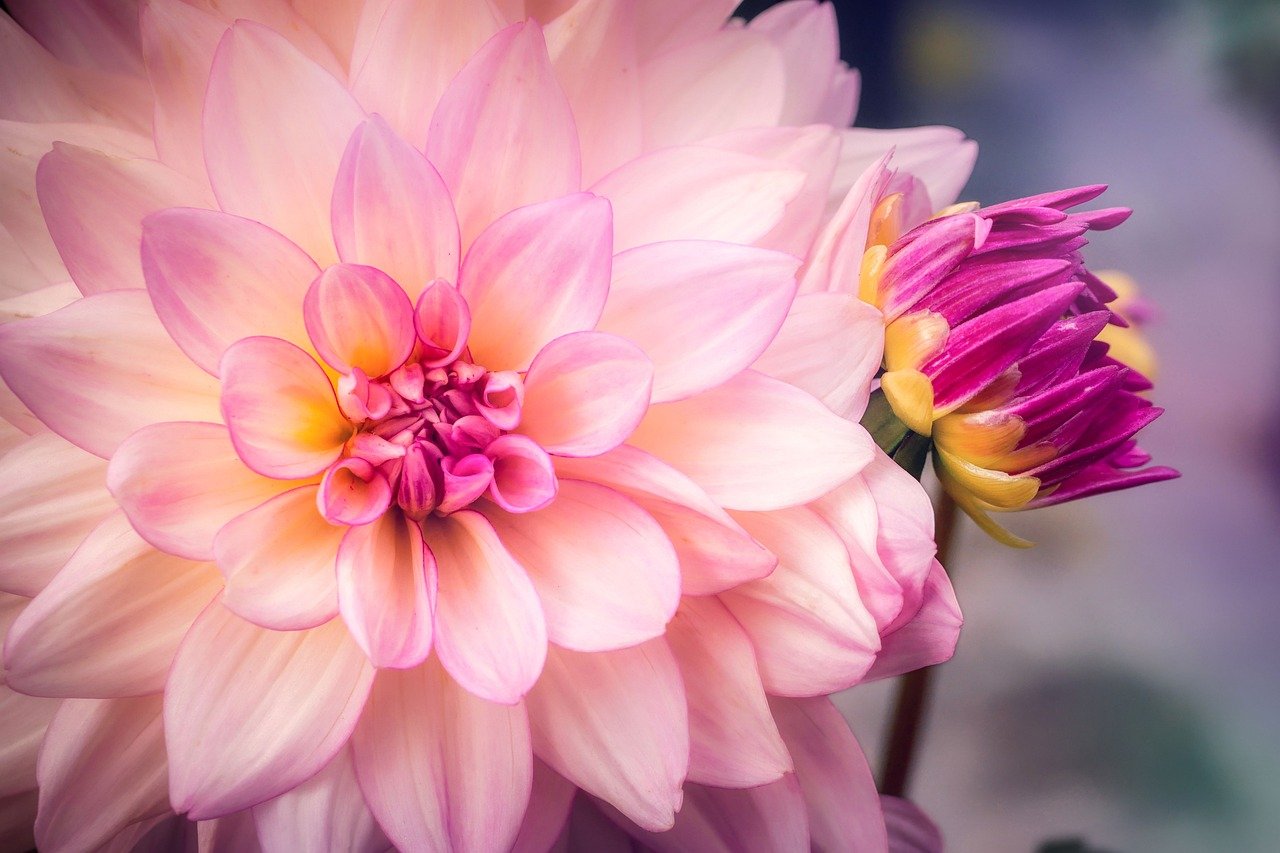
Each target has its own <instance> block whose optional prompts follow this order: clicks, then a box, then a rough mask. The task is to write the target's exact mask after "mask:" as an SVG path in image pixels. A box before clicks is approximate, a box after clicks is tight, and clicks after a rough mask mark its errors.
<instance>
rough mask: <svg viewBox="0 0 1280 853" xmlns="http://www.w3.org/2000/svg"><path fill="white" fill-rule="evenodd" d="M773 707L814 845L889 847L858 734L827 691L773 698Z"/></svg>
mask: <svg viewBox="0 0 1280 853" xmlns="http://www.w3.org/2000/svg"><path fill="white" fill-rule="evenodd" d="M769 707H770V709H771V710H772V711H773V717H774V719H775V720H777V721H778V729H779V730H780V731H781V732H782V739H783V740H785V741H786V743H787V749H788V751H790V753H791V758H792V759H793V760H794V761H795V765H796V778H797V779H799V780H800V789H801V790H802V791H803V792H804V799H805V803H806V804H807V805H808V807H809V834H810V836H811V837H812V840H813V847H814V849H815V850H867V851H883V850H885V849H886V847H885V845H886V841H885V834H884V818H883V817H882V816H881V814H880V797H879V795H878V794H877V793H876V785H875V781H874V780H873V779H872V778H871V768H870V767H868V766H867V759H866V757H865V756H864V755H863V754H862V747H861V746H859V745H858V739H857V738H855V737H854V736H853V732H852V731H850V730H849V724H848V723H846V722H845V720H844V717H842V716H841V715H840V711H839V710H837V708H836V706H835V705H834V704H832V702H831V700H830V699H828V698H827V697H826V696H819V697H817V698H814V699H782V698H779V697H772V698H770V700H769Z"/></svg>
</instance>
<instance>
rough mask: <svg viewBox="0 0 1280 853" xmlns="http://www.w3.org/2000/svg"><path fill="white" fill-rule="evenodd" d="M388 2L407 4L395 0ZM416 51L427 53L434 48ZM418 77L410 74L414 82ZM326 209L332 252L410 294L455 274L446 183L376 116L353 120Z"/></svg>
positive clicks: (454, 228) (454, 226)
mask: <svg viewBox="0 0 1280 853" xmlns="http://www.w3.org/2000/svg"><path fill="white" fill-rule="evenodd" d="M394 5H395V6H404V5H406V4H404V3H401V2H399V0H397V2H396V3H395V4H394ZM441 5H445V6H449V7H457V8H462V7H467V8H471V7H473V6H479V5H480V4H471V3H463V4H455V3H448V4H441ZM452 35H453V34H452V33H450V38H449V39H448V40H447V41H448V43H449V44H452V43H453V39H452ZM417 53H418V54H420V55H424V56H434V55H435V54H436V53H437V51H434V50H419V51H417ZM405 79H406V80H408V79H410V78H405ZM420 84H421V81H420V80H415V81H414V87H415V88H416V87H417V86H418V85H420ZM332 217H333V239H334V240H335V241H336V242H337V245H338V255H339V257H341V258H342V260H344V261H346V262H348V263H357V264H367V265H369V266H371V267H377V268H378V269H380V270H382V271H383V272H385V273H387V275H389V276H391V277H392V278H393V279H395V280H396V282H397V283H398V284H399V285H400V286H401V287H403V288H404V289H405V292H406V293H408V294H409V298H410V299H416V298H417V296H418V294H419V293H420V292H421V291H422V289H423V288H424V287H425V286H426V285H427V283H428V282H431V281H434V280H435V279H437V278H442V279H444V280H445V281H447V282H456V281H457V280H458V262H459V260H460V255H459V248H458V220H457V219H456V218H455V217H454V213H453V199H452V198H451V197H450V196H449V190H448V189H447V188H446V187H445V185H444V180H443V179H442V178H441V177H440V174H439V173H438V172H436V170H435V167H434V166H432V165H431V163H429V162H428V161H427V158H426V157H423V156H422V154H421V153H420V152H418V151H415V150H414V149H413V148H412V147H411V146H410V145H409V144H408V143H407V142H405V141H404V140H403V139H401V138H400V137H398V136H396V135H395V133H394V132H392V130H391V128H389V127H388V126H387V124H386V122H384V121H383V120H382V118H381V117H380V116H374V117H373V118H371V119H369V120H368V121H366V122H365V123H364V124H362V125H360V126H359V127H357V128H356V131H355V133H353V134H352V135H351V141H350V142H348V143H347V150H346V153H345V154H344V155H343V157H342V165H341V166H340V167H339V169H338V179H337V183H336V184H335V185H334V188H333V213H332Z"/></svg>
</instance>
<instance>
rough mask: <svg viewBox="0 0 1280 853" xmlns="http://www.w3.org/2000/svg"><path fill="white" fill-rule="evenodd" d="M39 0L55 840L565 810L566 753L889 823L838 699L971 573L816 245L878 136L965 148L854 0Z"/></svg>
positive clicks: (917, 633)
mask: <svg viewBox="0 0 1280 853" xmlns="http://www.w3.org/2000/svg"><path fill="white" fill-rule="evenodd" d="M13 5H14V7H15V12H16V14H17V17H18V19H19V20H20V21H21V22H22V24H23V25H24V26H25V27H26V29H27V32H24V31H23V30H22V29H19V28H18V27H17V26H15V25H14V23H13V21H11V20H9V19H8V18H4V19H3V20H2V21H0V23H2V24H3V26H4V27H5V30H4V32H5V38H6V39H7V44H9V45H10V46H11V47H12V48H13V50H12V51H11V52H10V54H9V56H10V57H11V58H7V59H6V60H4V61H3V62H0V71H2V72H3V73H2V74H0V91H3V92H4V94H5V97H4V98H3V99H0V103H2V104H3V107H0V109H2V110H3V113H2V117H3V119H4V122H3V124H2V125H0V133H2V134H3V135H4V136H5V138H6V141H7V143H8V146H7V147H8V151H9V155H11V156H10V157H9V159H8V160H6V161H5V162H6V163H7V166H6V169H5V171H4V172H3V173H2V174H0V184H3V188H4V192H5V195H4V205H3V211H2V214H0V226H3V229H4V232H3V235H0V236H3V238H4V245H5V246H6V254H5V255H3V256H2V257H0V261H2V262H3V271H4V276H5V278H4V286H5V287H6V288H11V289H7V290H6V291H5V296H6V298H8V297H12V299H14V300H16V301H15V302H14V303H13V304H12V306H11V308H12V310H11V311H10V312H9V313H7V314H6V315H5V319H6V320H12V322H6V323H5V325H3V326H2V327H0V376H2V377H3V379H4V383H5V390H4V395H5V396H4V397H3V399H0V404H2V407H0V414H3V416H4V418H5V420H6V421H7V422H8V423H10V424H12V425H14V427H15V429H18V430H21V431H22V432H23V433H25V434H26V437H22V438H19V437H18V436H16V435H15V436H14V437H13V438H12V439H6V441H8V442H9V443H10V444H11V445H12V449H9V450H8V451H7V453H6V455H5V456H4V458H3V460H0V465H3V466H4V468H5V473H6V476H5V477H4V478H2V479H0V539H2V540H3V548H4V553H5V558H4V562H3V564H2V565H0V590H3V592H4V593H5V594H6V595H8V596H11V598H7V599H6V601H10V602H11V603H12V604H13V606H12V608H10V609H9V610H7V611H6V614H9V615H11V616H12V619H11V620H10V621H11V622H12V625H11V626H9V627H8V629H7V636H6V639H5V648H4V661H5V679H6V682H7V684H8V686H9V688H12V690H14V691H17V692H16V693H13V694H12V696H13V699H14V701H15V702H19V703H27V702H28V700H30V703H31V704H30V706H29V710H30V713H29V714H28V713H27V710H24V711H23V712H22V715H18V714H17V713H16V712H15V715H14V716H13V717H12V719H13V720H18V721H19V722H20V723H21V725H20V726H19V728H21V732H20V740H21V741H22V743H23V744H26V746H24V747H23V748H22V749H18V750H15V751H14V752H13V754H12V756H10V754H9V753H5V755H4V756H3V759H4V761H3V764H2V765H0V766H2V767H3V769H4V771H5V774H6V775H5V778H6V779H10V780H11V782H12V784H11V785H9V787H6V788H5V789H4V791H3V792H0V795H2V796H4V797H10V796H14V797H19V798H25V799H21V801H20V802H18V801H15V802H18V806H19V807H20V808H19V811H17V812H15V814H22V813H26V812H25V811H23V810H29V809H30V807H31V804H32V801H33V800H34V799H35V798H36V796H37V795H36V794H34V793H33V788H34V785H35V782H36V781H37V780H38V785H39V794H38V802H39V806H38V814H37V815H36V817H35V829H34V834H35V839H36V841H37V842H38V844H39V845H40V847H41V849H49V850H79V849H96V848H99V847H101V846H103V845H105V844H113V845H116V846H117V847H119V848H120V849H130V848H132V847H134V846H139V847H143V848H146V847H148V846H150V847H152V848H154V847H160V848H169V847H174V846H180V845H182V844H186V843H195V844H198V845H199V846H200V847H201V848H202V849H228V850H231V849H235V850H241V849H253V847H254V845H260V846H261V847H262V848H263V849H267V850H293V849H316V850H321V849H333V850H337V849H342V850H348V849H360V850H366V849H367V850H375V851H377V850H385V849H387V848H388V847H396V848H399V849H404V850H418V849H460V850H503V849H509V848H512V847H513V846H514V847H515V848H516V849H521V850H535V849H546V848H547V847H548V846H550V845H551V844H552V843H553V842H554V840H555V838H556V837H557V835H558V834H559V833H560V831H561V828H562V827H563V826H564V824H565V820H566V817H567V816H568V814H569V811H570V808H571V804H572V801H573V800H574V798H575V796H580V797H584V798H585V797H588V796H589V797H591V798H592V802H594V803H598V804H600V806H601V807H602V808H604V809H605V810H606V811H607V813H608V814H609V815H610V817H611V819H616V821H617V824H618V825H619V826H623V827H625V828H626V830H627V831H631V832H636V833H647V835H644V838H646V839H647V840H646V841H645V843H646V844H652V845H656V846H659V847H662V846H669V845H683V844H694V843H697V842H696V841H695V840H696V839H711V838H713V837H714V838H720V839H721V840H722V841H723V840H724V839H726V838H727V839H732V838H734V837H738V836H735V835H733V834H732V833H741V832H743V831H744V827H748V826H751V825H753V824H752V823H751V822H752V821H756V822H759V821H771V820H772V817H771V815H772V814H773V812H774V807H773V806H772V805H769V804H773V803H776V804H779V805H778V806H777V808H778V809H780V810H781V811H780V812H779V815H780V816H779V820H780V821H781V822H780V823H778V825H777V827H773V828H771V829H770V832H774V831H777V832H783V833H784V835H783V836H779V839H780V842H779V843H782V841H783V840H786V843H787V844H791V842H794V843H795V845H796V846H797V847H804V846H805V845H807V844H808V843H809V842H812V843H815V844H820V845H827V846H835V847H840V846H842V845H844V844H846V843H850V844H853V843H858V844H863V845H865V846H866V849H883V848H884V845H885V843H886V841H885V838H886V835H885V827H884V819H883V817H882V816H881V812H880V807H879V801H878V799H877V798H876V796H875V793H874V790H873V789H872V788H871V786H870V783H869V777H868V776H867V772H866V769H865V761H864V760H863V759H862V757H861V753H860V751H859V750H858V747H857V743H856V741H855V740H854V739H853V737H852V735H851V734H849V732H848V730H847V729H846V728H844V726H843V722H842V721H841V720H840V718H839V715H838V714H837V713H836V712H835V711H834V709H833V707H832V706H831V705H830V704H829V703H828V702H827V700H825V699H823V698H817V697H822V696H824V695H825V694H827V693H830V692H833V691H836V690H840V689H843V688H846V687H849V686H851V685H853V684H856V683H858V682H860V681H862V680H865V679H867V678H873V677H878V676H885V675H891V674H896V673H898V672H902V671H905V670H907V669H911V668H914V667H916V666H920V665H924V664H927V663H933V662H936V661H938V660H942V659H945V658H946V657H947V656H949V655H950V653H951V650H952V649H953V647H954V644H955V636H956V631H957V630H958V628H959V621H960V620H959V612H958V608H957V607H956V604H955V599H954V596H953V595H952V593H951V589H950V585H949V583H948V582H947V579H946V575H945V573H944V572H943V571H942V569H941V567H940V566H939V565H938V564H937V562H936V560H935V559H934V547H933V530H932V514H931V511H930V508H929V506H928V502H927V500H926V499H925V498H924V493H923V491H922V490H921V488H920V486H919V484H918V483H917V482H915V481H914V480H913V479H911V477H910V476H909V475H906V474H905V473H903V472H902V471H901V470H900V469H899V468H897V467H896V466H895V465H894V463H893V462H892V461H891V460H890V459H889V458H888V457H887V456H885V455H884V454H883V453H882V452H880V451H879V450H877V448H876V447H875V446H874V444H873V443H872V441H871V439H870V437H869V435H868V434H867V432H866V431H865V430H864V429H863V428H862V427H861V426H859V425H858V423H857V421H858V419H859V417H860V416H861V415H862V412H863V409H864V408H865V406H866V404H867V400H868V396H869V394H870V390H871V383H872V377H873V376H874V374H875V372H876V370H877V368H878V366H879V364H880V362H881V359H882V355H883V352H882V348H883V334H884V332H883V328H882V324H881V321H880V317H879V315H878V313H877V312H876V311H875V310H874V309H872V308H870V307H869V306H867V305H866V304H864V303H862V302H860V301H859V300H858V299H857V297H856V295H855V294H851V293H841V292H816V291H815V289H814V288H811V287H805V286H804V282H805V281H806V280H808V279H810V278H812V276H813V275H815V273H814V272H813V271H814V270H818V269H822V268H826V267H829V266H830V265H831V264H833V263H842V262H843V257H844V253H846V252H847V247H846V244H845V243H843V242H840V241H838V240H835V238H834V236H833V235H837V236H838V234H843V233H845V232H847V231H848V229H849V227H850V226H849V223H848V222H847V221H846V219H847V215H846V213H844V211H847V210H849V209H851V207H854V206H856V204H857V199H858V198H860V196H859V194H860V193H863V191H864V189H863V185H862V184H861V183H858V182H857V181H856V179H857V178H858V176H859V175H861V174H863V173H864V172H865V171H866V169H867V167H868V166H871V165H873V164H875V163H877V162H879V160H880V158H881V157H882V156H883V155H884V152H885V151H886V150H887V149H888V148H889V147H890V146H895V145H896V146H897V150H898V155H897V156H898V157H899V161H898V162H899V166H900V168H901V172H900V174H901V176H902V179H903V180H908V179H910V180H915V181H918V182H919V184H920V186H921V187H923V188H924V190H923V191H924V192H926V193H928V194H929V197H930V199H931V201H932V202H934V203H935V205H936V206H943V205H946V204H949V203H951V202H952V201H954V197H955V194H956V193H957V192H958V191H959V188H960V186H961V185H962V184H963V181H964V178H965V177H966V176H967V173H968V168H969V166H970V165H971V163H972V157H973V149H972V145H971V144H970V143H967V142H965V141H964V140H963V138H962V137H961V136H959V135H957V134H956V133H955V132H954V131H949V130H946V129H936V128H926V129H920V130H915V131H903V132H859V131H851V130H846V129H843V126H844V125H847V124H848V123H849V121H850V120H851V118H852V113H853V107H854V103H855V100H856V87H857V78H856V76H855V75H853V74H852V73H851V72H850V71H849V70H848V69H847V68H846V67H845V66H844V65H843V64H841V63H840V62H839V60H838V56H837V53H838V51H837V46H836V44H837V43H836V40H835V30H834V18H833V15H832V13H831V9H830V7H829V6H822V5H818V4H816V3H811V2H807V0H805V1H804V2H791V3H784V4H781V5H779V6H778V7H776V8H775V9H773V10H771V11H770V12H769V13H767V14H765V15H762V16H760V17H759V18H757V19H756V20H754V21H752V22H751V23H750V25H748V26H741V25H739V24H736V23H735V24H730V25H726V23H725V19H726V17H727V16H728V14H729V13H730V12H731V11H732V6H731V4H730V5H727V6H726V5H725V4H719V3H714V4H703V5H699V6H698V7H697V8H696V9H695V8H685V7H684V6H683V5H681V4H670V3H659V2H654V3H643V4H611V3H603V2H593V0H582V2H578V3H572V4H544V3H533V2H530V3H529V4H527V5H526V4H523V3H519V2H514V3H513V2H502V3H489V2H485V0H475V2H466V3H458V2H452V0H450V2H434V0H384V2H369V3H360V2H350V3H307V2H296V3H293V4H286V3H283V2H266V0H264V2H242V3H232V4H227V3H209V2H203V0H191V2H183V0H150V2H147V3H143V4H142V5H141V6H140V7H135V6H134V5H133V4H131V3H128V2H123V3H119V4H97V3H88V2H76V0H66V2H59V3H53V4H48V5H47V6H46V5H44V4H35V3H15V4H13ZM28 33H30V35H29V34H28ZM815 46H816V47H815ZM31 79H41V80H43V81H45V82H44V83H43V84H42V87H43V88H42V89H41V90H40V91H38V92H36V93H35V94H32V93H31V92H28V91H26V90H24V88H23V81H29V80H31ZM747 93H749V96H748V95H747ZM864 227H865V223H864ZM798 288H799V289H803V290H804V291H805V292H804V293H801V294H800V295H797V292H798ZM9 615H6V619H9ZM5 695H6V696H7V695H9V694H5ZM59 700H61V701H59ZM5 701H7V700H5ZM15 707H16V706H15ZM23 707H24V709H25V708H27V707H28V706H27V705H26V704H24V705H23ZM55 709H56V712H55ZM19 716H21V720H19ZM14 725H18V723H17V722H15V723H14ZM46 725H47V727H48V730H47V734H45V733H43V732H44V729H45V726H46ZM41 738H43V745H42V746H41V747H40V750H39V757H38V761H37V759H36V753H35V745H36V744H38V743H40V742H41ZM828 741H829V742H830V743H833V744H836V748H835V751H834V752H832V753H830V754H827V753H825V752H824V748H823V744H825V743H827V742H828ZM11 757H12V760H10V758H11ZM10 768H12V773H10ZM33 773H34V779H33V778H32V774H33ZM121 779H129V780H131V783H130V784H129V785H128V786H127V790H123V789H122V786H121V785H120V780H121ZM834 780H839V784H838V787H836V788H830V789H828V788H827V787H826V786H827V785H828V784H829V783H830V784H835V781H834ZM834 790H838V791H841V792H844V794H847V795H848V797H850V798H856V800H857V803H858V807H857V808H855V809H851V810H848V811H844V812H841V811H839V810H837V809H834V808H832V807H830V803H828V804H827V806H826V807H821V805H820V804H819V805H815V804H814V802H815V801H814V799H813V798H814V797H819V798H821V797H823V796H828V794H824V793H823V792H829V791H834ZM579 791H581V792H583V793H582V794H578V793H577V792H579ZM844 794H842V796H843V795H844ZM806 800H807V801H809V803H808V805H806ZM4 802H8V801H7V800H0V803H4ZM753 803H754V804H755V805H752V804H753ZM682 805H683V806H684V808H683V809H682ZM762 805H763V806H768V814H765V813H764V812H760V811H759V810H758V809H757V806H762ZM725 809H729V810H730V812H731V813H732V814H734V815H738V814H740V815H741V816H742V821H744V823H742V824H740V825H738V826H737V827H736V828H733V829H732V830H729V829H726V828H725V826H724V825H721V824H717V823H716V821H718V820H721V818H722V817H723V815H724V814H726V813H728V812H725ZM753 809H756V811H753ZM6 814H7V813H6ZM716 815H720V816H721V817H715V816H716ZM752 815H754V817H753V816H752ZM708 821H710V822H708ZM730 822H732V821H730ZM673 826H674V827H675V828H674V829H673ZM725 832H730V833H731V834H730V835H724V833H725ZM662 839H665V840H662ZM682 839H683V840H682ZM852 839H860V840H859V841H857V842H855V841H853V840H852ZM708 843H710V842H709V841H708ZM724 843H727V844H730V846H732V843H733V842H732V841H724Z"/></svg>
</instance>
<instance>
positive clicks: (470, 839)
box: [353, 658, 533, 851]
mask: <svg viewBox="0 0 1280 853" xmlns="http://www.w3.org/2000/svg"><path fill="white" fill-rule="evenodd" d="M353 743H354V746H355V760H356V772H357V773H358V774H359V777H360V786H361V788H362V789H363V790H364V792H365V796H366V798H367V799H368V802H369V807H370V809H372V810H373V813H374V814H375V815H377V817H378V820H379V822H380V823H381V824H382V826H383V827H384V828H385V829H386V831H387V835H388V837H390V838H391V840H392V841H393V842H395V844H396V845H397V847H399V848H400V849H403V850H457V851H484V850H507V849H509V848H510V846H511V843H512V841H514V840H515V837H516V832H517V830H518V829H519V827H520V819H521V816H522V815H523V814H524V808H525V803H526V802H527V801H528V798H529V787H530V782H531V779H532V773H533V768H532V763H533V755H532V752H531V750H530V746H529V723H528V719H527V718H526V715H525V709H524V706H523V705H520V704H517V705H512V706H506V705H498V704H494V703H493V702H486V701H485V700H483V699H480V698H477V697H476V696H474V695H472V694H471V693H469V692H468V691H466V690H464V689H462V688H461V687H459V686H458V685H457V684H456V683H455V682H454V681H453V679H451V678H449V676H448V675H447V674H446V673H445V671H444V669H442V668H441V666H440V664H439V662H438V661H437V660H436V659H435V658H432V659H431V660H430V661H428V662H427V663H426V664H424V665H422V666H421V667H418V668H417V669H413V670H408V671H403V672H396V671H391V670H384V671H382V672H380V673H378V677H377V679H376V680H375V681H374V687H373V693H372V694H370V696H369V705H368V708H367V709H366V711H365V713H364V717H363V718H362V719H361V720H360V725H359V727H357V729H356V733H355V738H354V740H353Z"/></svg>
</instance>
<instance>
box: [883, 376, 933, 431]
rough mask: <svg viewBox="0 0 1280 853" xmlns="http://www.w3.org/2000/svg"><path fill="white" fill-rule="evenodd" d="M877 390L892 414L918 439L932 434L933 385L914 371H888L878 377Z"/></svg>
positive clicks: (925, 377) (926, 377)
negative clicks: (920, 436) (882, 394)
mask: <svg viewBox="0 0 1280 853" xmlns="http://www.w3.org/2000/svg"><path fill="white" fill-rule="evenodd" d="M880 389H881V390H882V391H884V396H885V399H886V400H888V401H889V405H890V406H892V407H893V413H894V414H895V415H897V416H898V419H899V420H900V421H902V422H903V423H904V424H906V425H907V427H908V428H909V429H911V430H912V431H914V432H918V433H919V434H920V435H929V434H930V433H931V432H932V431H933V383H932V382H930V381H929V377H928V376H925V375H924V374H923V373H921V372H920V371H918V370H909V369H908V370H891V371H889V372H888V373H886V374H884V375H883V376H881V377H880Z"/></svg>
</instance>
